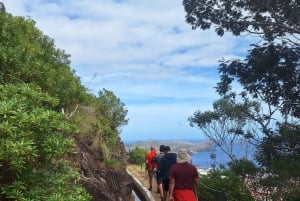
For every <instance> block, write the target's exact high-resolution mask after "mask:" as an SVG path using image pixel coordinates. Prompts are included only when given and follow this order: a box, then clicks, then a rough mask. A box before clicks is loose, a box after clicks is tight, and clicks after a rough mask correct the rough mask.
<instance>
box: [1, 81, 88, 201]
mask: <svg viewBox="0 0 300 201" xmlns="http://www.w3.org/2000/svg"><path fill="white" fill-rule="evenodd" d="M0 102H1V104H0V134H1V138H0V146H1V150H0V172H1V175H0V181H1V182H0V189H1V191H0V198H1V200H9V199H11V200H70V201H71V200H88V199H89V196H88V195H87V194H86V193H85V191H84V190H83V189H82V188H81V187H80V186H79V185H78V184H76V180H77V179H78V177H79V175H78V174H77V173H76V171H75V170H73V169H72V168H71V165H70V164H68V162H67V161H66V160H64V159H63V158H64V157H65V154H66V153H68V152H69V153H70V152H71V151H74V141H73V140H72V138H71V134H72V133H74V132H75V129H76V127H74V125H72V124H70V123H68V122H67V120H66V119H65V117H64V116H63V115H62V114H59V113H57V112H55V111H54V110H53V108H54V107H55V106H56V104H57V100H56V99H54V98H51V97H50V96H48V95H46V94H44V93H42V92H41V89H40V88H39V87H37V86H33V85H26V84H21V85H10V84H8V85H0ZM45 187H46V188H45Z"/></svg>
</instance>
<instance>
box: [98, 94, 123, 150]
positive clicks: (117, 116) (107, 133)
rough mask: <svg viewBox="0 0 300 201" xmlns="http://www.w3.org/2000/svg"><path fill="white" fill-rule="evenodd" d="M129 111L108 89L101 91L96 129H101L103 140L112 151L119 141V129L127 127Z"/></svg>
mask: <svg viewBox="0 0 300 201" xmlns="http://www.w3.org/2000/svg"><path fill="white" fill-rule="evenodd" d="M127 112H128V111H127V109H126V108H125V104H124V103H122V102H121V100H120V99H119V98H118V97H117V96H116V95H115V94H114V93H113V92H112V91H109V90H107V89H103V90H101V91H99V96H98V97H97V101H96V118H97V124H96V125H95V126H96V127H98V128H100V134H101V138H102V140H104V142H105V143H106V144H107V145H108V146H111V147H112V149H114V148H115V145H116V142H117V140H118V137H119V136H118V133H119V132H118V131H119V129H120V128H121V127H122V126H124V125H127V123H128V119H126V115H127Z"/></svg>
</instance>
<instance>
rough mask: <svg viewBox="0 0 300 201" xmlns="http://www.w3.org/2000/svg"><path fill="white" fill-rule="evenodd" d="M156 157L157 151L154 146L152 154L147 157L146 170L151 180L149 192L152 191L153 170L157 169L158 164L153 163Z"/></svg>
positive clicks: (151, 150) (151, 149)
mask: <svg viewBox="0 0 300 201" xmlns="http://www.w3.org/2000/svg"><path fill="white" fill-rule="evenodd" d="M155 156H156V150H155V147H154V146H151V148H150V152H149V153H148V154H147V155H146V162H145V165H146V170H147V173H148V179H149V190H150V191H152V180H153V170H154V169H155V168H156V163H154V162H153V158H154V157H155Z"/></svg>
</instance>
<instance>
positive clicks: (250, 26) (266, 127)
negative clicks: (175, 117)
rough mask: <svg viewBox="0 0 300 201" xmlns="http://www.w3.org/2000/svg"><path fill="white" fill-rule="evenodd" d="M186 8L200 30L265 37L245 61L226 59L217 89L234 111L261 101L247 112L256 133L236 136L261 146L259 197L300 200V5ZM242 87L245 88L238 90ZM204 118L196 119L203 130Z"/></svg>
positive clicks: (195, 0)
mask: <svg viewBox="0 0 300 201" xmlns="http://www.w3.org/2000/svg"><path fill="white" fill-rule="evenodd" d="M183 5H184V8H185V11H186V21H187V22H188V23H189V24H191V25H192V28H194V29H196V28H200V29H203V30H205V29H210V28H212V27H214V28H215V31H216V33H217V34H218V35H219V36H223V35H224V34H225V33H226V32H230V33H232V34H233V35H235V36H244V35H246V34H247V35H250V36H255V37H257V38H258V39H259V41H258V42H256V43H255V44H252V45H251V48H252V49H250V50H249V51H248V53H247V55H246V57H245V59H244V60H241V59H231V60H223V61H221V63H220V66H219V73H220V78H221V80H220V82H219V83H217V87H216V90H217V92H218V93H219V94H220V95H221V97H222V99H225V100H227V101H228V102H230V104H231V105H232V106H233V107H236V106H239V105H240V104H241V103H242V104H243V105H247V104H248V103H249V100H251V101H254V102H257V103H260V105H258V107H257V110H248V109H247V108H241V113H242V115H243V117H244V119H247V121H246V122H245V123H247V124H248V123H249V122H251V123H250V124H251V125H253V124H254V125H256V129H244V130H236V131H235V132H234V133H233V134H235V135H238V136H243V137H246V138H248V139H251V140H254V141H256V142H257V143H256V145H257V148H258V149H257V154H256V158H257V162H258V164H259V166H260V172H259V173H258V175H257V178H261V179H260V180H255V181H253V182H255V183H256V184H257V185H256V186H257V189H256V190H255V191H256V192H258V191H259V195H257V196H256V199H257V200H282V199H283V200H299V199H300V197H299V191H298V190H295V189H299V180H300V175H299V173H298V172H299V171H298V172H296V171H293V170H298V169H299V165H300V158H299V155H300V140H299V128H300V121H299V118H300V91H299V90H300V68H299V65H300V63H299V61H300V43H299V42H300V41H299V38H300V37H299V34H300V26H299V25H300V23H299V17H298V16H299V15H300V2H299V1H289V0H283V1H271V0H259V1H257V0H254V1H253V0H251V1H250V0H249V1H248V0H247V1H241V0H234V1H227V0H221V1H214V0H184V1H183ZM236 84H239V85H240V86H242V90H240V91H234V88H233V86H235V85H236ZM217 112H218V114H220V115H221V116H222V117H226V115H227V114H224V113H222V112H220V111H217ZM199 114H200V115H199ZM203 114H205V113H199V112H196V113H195V114H194V116H192V117H191V121H192V122H193V123H195V124H196V125H199V126H200V127H201V128H204V127H203V125H202V124H199V122H201V121H202V119H201V118H199V117H203ZM207 125H208V124H205V126H207ZM208 126H211V125H208ZM229 131H231V129H230V130H228V129H227V131H226V135H227V134H229ZM262 175H263V177H261V176H262ZM262 191H263V192H262ZM264 192H265V193H264Z"/></svg>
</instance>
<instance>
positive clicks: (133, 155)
mask: <svg viewBox="0 0 300 201" xmlns="http://www.w3.org/2000/svg"><path fill="white" fill-rule="evenodd" d="M146 154H147V150H146V149H143V148H140V147H135V148H134V149H133V150H131V151H130V152H129V159H128V161H129V162H130V163H132V164H136V165H140V166H142V165H143V164H144V163H145V156H146Z"/></svg>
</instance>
